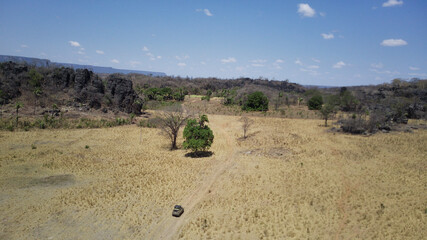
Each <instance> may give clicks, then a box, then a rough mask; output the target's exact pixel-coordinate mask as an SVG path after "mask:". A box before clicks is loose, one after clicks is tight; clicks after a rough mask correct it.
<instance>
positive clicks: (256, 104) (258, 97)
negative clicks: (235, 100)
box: [242, 92, 268, 111]
mask: <svg viewBox="0 0 427 240" xmlns="http://www.w3.org/2000/svg"><path fill="white" fill-rule="evenodd" d="M242 110H244V111H267V110H268V98H267V96H265V95H264V93H262V92H253V93H251V94H249V95H248V98H247V99H246V101H244V103H243V106H242Z"/></svg>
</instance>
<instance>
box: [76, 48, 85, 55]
mask: <svg viewBox="0 0 427 240" xmlns="http://www.w3.org/2000/svg"><path fill="white" fill-rule="evenodd" d="M77 53H78V54H80V55H85V54H86V53H85V52H84V50H81V49H80V50H79V51H78V52H77Z"/></svg>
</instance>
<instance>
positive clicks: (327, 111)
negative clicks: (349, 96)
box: [320, 103, 335, 127]
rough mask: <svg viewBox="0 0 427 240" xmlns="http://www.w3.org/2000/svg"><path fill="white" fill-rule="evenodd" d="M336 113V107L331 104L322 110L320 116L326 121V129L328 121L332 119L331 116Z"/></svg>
mask: <svg viewBox="0 0 427 240" xmlns="http://www.w3.org/2000/svg"><path fill="white" fill-rule="evenodd" d="M334 112H335V107H334V105H331V104H329V103H327V104H325V105H323V106H322V108H321V109H320V114H322V117H323V119H324V120H325V127H327V126H328V119H329V118H330V117H331V115H332V114H333V113H334Z"/></svg>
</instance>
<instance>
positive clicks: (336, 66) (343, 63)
mask: <svg viewBox="0 0 427 240" xmlns="http://www.w3.org/2000/svg"><path fill="white" fill-rule="evenodd" d="M346 65H347V64H346V63H345V62H343V61H339V62H337V63H335V64H334V66H332V67H333V68H342V67H344V66H346Z"/></svg>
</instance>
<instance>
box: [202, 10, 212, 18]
mask: <svg viewBox="0 0 427 240" xmlns="http://www.w3.org/2000/svg"><path fill="white" fill-rule="evenodd" d="M203 12H204V13H205V14H206V16H209V17H212V16H213V14H212V13H211V12H210V11H209V9H204V10H203Z"/></svg>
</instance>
